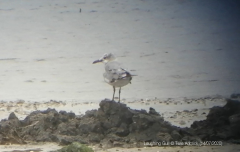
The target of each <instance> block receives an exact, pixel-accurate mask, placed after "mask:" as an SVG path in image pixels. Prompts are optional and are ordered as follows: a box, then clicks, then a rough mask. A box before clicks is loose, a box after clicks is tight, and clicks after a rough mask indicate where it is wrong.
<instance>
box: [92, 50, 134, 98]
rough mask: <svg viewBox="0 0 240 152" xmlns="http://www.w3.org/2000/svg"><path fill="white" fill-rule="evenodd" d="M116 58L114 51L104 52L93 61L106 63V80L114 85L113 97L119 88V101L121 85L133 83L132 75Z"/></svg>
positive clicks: (104, 75)
mask: <svg viewBox="0 0 240 152" xmlns="http://www.w3.org/2000/svg"><path fill="white" fill-rule="evenodd" d="M115 59H116V58H115V57H114V55H113V54H112V53H107V54H104V55H103V57H102V58H100V59H98V60H96V61H94V62H93V64H95V63H100V62H102V63H105V73H104V74H103V77H104V81H105V82H106V83H108V84H109V85H111V86H113V98H112V100H113V101H114V95H115V88H119V98H118V99H119V101H118V102H120V94H121V87H123V86H125V85H127V84H129V83H131V80H132V76H135V75H132V74H130V73H129V72H128V71H127V70H125V69H123V68H122V67H121V65H120V63H119V62H117V61H114V60H115Z"/></svg>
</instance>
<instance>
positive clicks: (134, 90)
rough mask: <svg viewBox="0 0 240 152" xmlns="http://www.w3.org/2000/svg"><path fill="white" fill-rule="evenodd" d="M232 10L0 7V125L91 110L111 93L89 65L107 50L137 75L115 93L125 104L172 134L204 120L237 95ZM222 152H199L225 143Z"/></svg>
mask: <svg viewBox="0 0 240 152" xmlns="http://www.w3.org/2000/svg"><path fill="white" fill-rule="evenodd" d="M239 6H240V4H239V2H238V1H237V0H231V1H224V0H221V1H219V0H209V1H202V0H123V1H117V0H102V1H98V0H88V1H86V0H51V1H49V0H41V1H38V0H31V1H28V0H22V1H18V0H12V1H4V0H0V20H1V24H0V33H1V37H0V52H1V56H0V70H1V74H0V100H1V102H0V105H1V106H0V119H6V118H8V116H9V114H10V113H11V112H14V113H15V114H16V115H17V117H18V118H19V119H24V118H25V117H26V116H27V115H29V114H30V113H31V112H32V111H36V110H46V109H47V108H55V109H56V110H58V111H60V110H65V111H67V112H74V113H75V114H76V115H83V114H84V113H85V112H86V111H87V110H92V109H98V108H99V102H100V101H101V100H103V99H105V98H111V97H112V87H111V86H109V85H108V84H106V83H105V82H104V81H103V76H102V75H103V72H104V65H103V64H99V65H93V64H92V62H93V61H94V60H96V59H99V58H100V57H101V56H102V55H103V54H104V53H113V54H115V56H116V57H117V58H118V61H119V62H121V63H122V65H123V66H124V67H126V68H127V69H128V70H129V71H130V72H131V73H133V74H136V75H138V76H136V77H134V78H133V80H132V84H129V85H127V86H125V87H123V88H122V102H123V103H125V104H127V106H128V107H130V108H132V109H139V110H140V109H145V110H148V109H149V108H150V107H154V108H155V109H156V111H157V112H159V113H160V114H161V115H163V117H164V119H165V120H167V121H169V122H171V123H172V124H173V125H176V126H179V127H189V126H190V125H191V124H192V123H193V121H197V120H204V119H206V115H207V114H208V112H209V108H211V107H213V106H223V105H225V104H226V100H225V98H228V97H229V96H230V95H231V94H232V93H239V90H240V66H239V65H240V60H239V56H240V51H239V50H240V45H239V44H240V36H239V33H240V30H239V27H240V20H239V14H240V11H239V9H238V8H239ZM49 144H50V145H51V146H48V147H54V148H59V146H57V145H54V144H52V143H49ZM28 146H31V145H26V148H27V149H31V147H30V148H29V147H28ZM0 147H1V148H0V149H1V150H2V151H9V149H8V147H9V146H6V145H4V146H0ZM10 147H11V146H10ZM12 147H14V146H12ZM16 147H18V145H16ZM16 147H15V148H16ZM20 147H21V148H22V146H20ZM20 147H18V148H20ZM32 147H33V149H37V148H40V149H42V147H41V146H39V145H35V146H32ZM43 147H44V146H43ZM223 147H224V148H219V147H205V148H207V150H209V151H219V150H225V149H229V148H230V147H231V146H227V145H226V146H223ZM18 148H16V149H18ZM26 148H25V149H26ZM54 148H53V149H54ZM185 148H188V151H205V149H204V148H203V149H204V150H203V149H202V148H200V147H198V149H196V148H195V147H194V149H191V148H193V147H191V148H189V147H184V148H183V149H185ZM53 149H52V150H53ZM153 149H154V148H153ZM183 149H178V148H177V149H176V148H174V147H173V148H172V147H167V148H166V149H164V148H162V147H161V148H159V147H156V148H155V149H154V150H152V149H150V148H147V149H140V150H139V149H131V150H130V151H147V150H149V151H177V150H179V151H181V150H183ZM237 149H238V150H239V147H237V148H235V150H237ZM10 150H13V149H10ZM42 150H43V151H49V150H51V149H47V150H44V148H43V149H42ZM109 151H111V150H109ZM112 151H121V150H120V149H118V150H117V149H112ZM123 151H127V150H126V149H124V150H123ZM233 151H234V150H233Z"/></svg>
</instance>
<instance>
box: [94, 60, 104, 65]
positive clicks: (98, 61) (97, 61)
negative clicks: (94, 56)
mask: <svg viewBox="0 0 240 152" xmlns="http://www.w3.org/2000/svg"><path fill="white" fill-rule="evenodd" d="M102 61H103V60H96V61H94V62H93V64H96V63H100V62H102Z"/></svg>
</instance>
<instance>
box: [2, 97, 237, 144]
mask: <svg viewBox="0 0 240 152" xmlns="http://www.w3.org/2000/svg"><path fill="white" fill-rule="evenodd" d="M239 127H240V103H239V102H238V101H234V100H229V101H228V103H227V104H226V105H225V106H224V107H214V108H212V109H211V111H210V113H209V114H208V116H207V120H204V121H200V122H194V123H193V125H192V127H191V128H179V127H176V126H173V125H171V124H170V123H169V122H166V121H164V119H163V117H161V115H160V114H159V113H157V112H156V111H155V110H154V109H153V108H150V110H149V112H147V111H145V110H133V109H130V108H128V107H127V106H126V105H125V104H122V103H117V102H113V101H109V100H103V101H101V103H100V108H99V109H98V110H91V111H87V112H86V114H85V115H84V116H81V117H80V116H76V115H75V114H74V113H68V112H65V111H60V112H57V111H56V110H55V109H47V110H45V111H35V112H32V113H31V114H30V115H29V116H27V117H26V118H25V119H24V120H19V119H18V118H17V117H16V115H15V114H14V113H11V114H10V115H9V118H8V119H7V120H2V121H1V122H0V144H25V143H27V142H29V141H37V142H40V141H41V142H57V143H60V144H62V145H66V144H70V143H73V142H80V143H83V144H99V146H101V147H105V148H110V147H141V146H144V143H145V142H153V141H154V142H161V141H200V140H218V139H221V140H229V139H232V138H233V139H240V132H239V129H238V128H239Z"/></svg>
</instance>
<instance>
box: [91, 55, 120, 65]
mask: <svg viewBox="0 0 240 152" xmlns="http://www.w3.org/2000/svg"><path fill="white" fill-rule="evenodd" d="M115 59H116V58H115V56H114V55H113V54H112V53H106V54H104V55H103V57H101V58H100V59H98V60H96V61H94V62H93V64H96V63H100V62H105V63H106V62H109V61H113V60H115Z"/></svg>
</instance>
